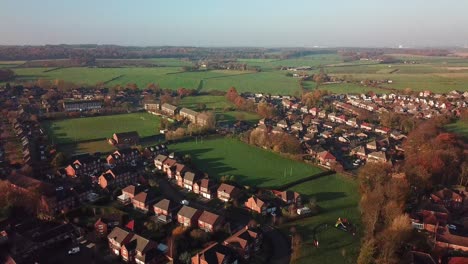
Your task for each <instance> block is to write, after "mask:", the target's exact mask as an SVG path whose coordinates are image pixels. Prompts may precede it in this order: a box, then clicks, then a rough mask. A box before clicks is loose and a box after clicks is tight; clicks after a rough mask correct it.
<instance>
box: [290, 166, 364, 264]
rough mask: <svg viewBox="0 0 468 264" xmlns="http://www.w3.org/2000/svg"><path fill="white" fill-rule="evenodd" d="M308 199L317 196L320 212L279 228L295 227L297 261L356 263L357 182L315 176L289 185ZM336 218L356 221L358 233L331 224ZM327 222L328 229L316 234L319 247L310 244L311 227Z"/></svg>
mask: <svg viewBox="0 0 468 264" xmlns="http://www.w3.org/2000/svg"><path fill="white" fill-rule="evenodd" d="M292 190H294V191H296V192H299V193H301V194H302V195H305V196H306V197H307V198H308V199H316V201H317V204H318V205H319V206H320V208H321V212H320V213H319V214H318V215H316V216H312V217H308V218H304V219H301V220H298V221H294V222H291V223H287V224H285V225H283V226H282V227H281V229H282V230H283V231H284V232H285V233H286V234H289V230H290V228H291V227H292V226H294V227H295V228H296V229H297V231H298V232H299V233H300V234H301V236H302V240H303V242H302V247H301V249H300V250H301V254H300V255H301V257H300V258H299V259H298V261H297V263H304V264H305V263H324V264H335V263H350V264H351V263H353V264H354V263H356V258H357V256H358V254H359V248H360V238H359V224H360V220H359V219H360V214H359V210H358V202H359V194H358V186H357V183H356V182H355V181H354V180H352V179H348V178H345V177H343V176H341V175H337V174H335V175H330V176H325V177H322V178H318V179H315V180H312V181H309V182H306V183H303V184H300V185H297V186H295V187H293V188H292ZM338 217H342V218H347V219H349V220H350V221H351V222H352V223H354V224H357V226H358V234H356V236H352V235H351V234H349V233H346V232H344V231H341V230H338V229H336V228H334V227H333V225H334V224H335V222H336V220H337V219H338ZM321 224H328V228H325V229H323V230H322V231H320V232H318V233H317V238H318V241H319V248H315V247H314V246H313V239H314V238H313V234H314V231H313V230H314V228H315V227H317V226H319V225H321Z"/></svg>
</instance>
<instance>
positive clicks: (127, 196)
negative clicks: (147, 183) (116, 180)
mask: <svg viewBox="0 0 468 264" xmlns="http://www.w3.org/2000/svg"><path fill="white" fill-rule="evenodd" d="M141 190H142V187H141V186H140V185H137V186H135V185H133V184H131V185H128V186H127V187H125V188H123V189H122V194H121V195H120V196H118V197H117V200H118V201H119V202H121V203H123V204H129V203H131V201H132V199H133V198H134V197H135V195H136V194H137V193H139V192H141Z"/></svg>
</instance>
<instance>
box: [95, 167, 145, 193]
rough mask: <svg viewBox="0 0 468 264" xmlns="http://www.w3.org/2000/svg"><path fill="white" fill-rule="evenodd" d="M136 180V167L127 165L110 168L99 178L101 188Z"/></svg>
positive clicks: (122, 184)
mask: <svg viewBox="0 0 468 264" xmlns="http://www.w3.org/2000/svg"><path fill="white" fill-rule="evenodd" d="M135 181H136V173H135V169H133V168H131V167H126V166H119V167H115V168H113V169H109V170H107V171H106V172H104V173H103V174H101V176H99V178H98V184H99V186H101V188H103V189H106V188H109V187H118V186H124V185H126V184H129V183H132V182H135Z"/></svg>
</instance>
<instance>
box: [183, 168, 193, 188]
mask: <svg viewBox="0 0 468 264" xmlns="http://www.w3.org/2000/svg"><path fill="white" fill-rule="evenodd" d="M195 180H196V178H195V173H193V172H191V171H188V172H186V173H185V175H184V179H183V184H182V185H183V188H185V189H187V190H189V191H193V185H194V183H195Z"/></svg>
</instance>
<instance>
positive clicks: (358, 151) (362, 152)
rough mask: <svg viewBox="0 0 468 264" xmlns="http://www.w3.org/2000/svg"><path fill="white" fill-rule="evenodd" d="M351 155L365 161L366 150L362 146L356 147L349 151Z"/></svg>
mask: <svg viewBox="0 0 468 264" xmlns="http://www.w3.org/2000/svg"><path fill="white" fill-rule="evenodd" d="M351 155H355V156H356V157H358V158H359V159H362V160H365V159H367V151H366V148H365V147H364V146H359V147H356V148H354V149H353V150H352V151H351Z"/></svg>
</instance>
